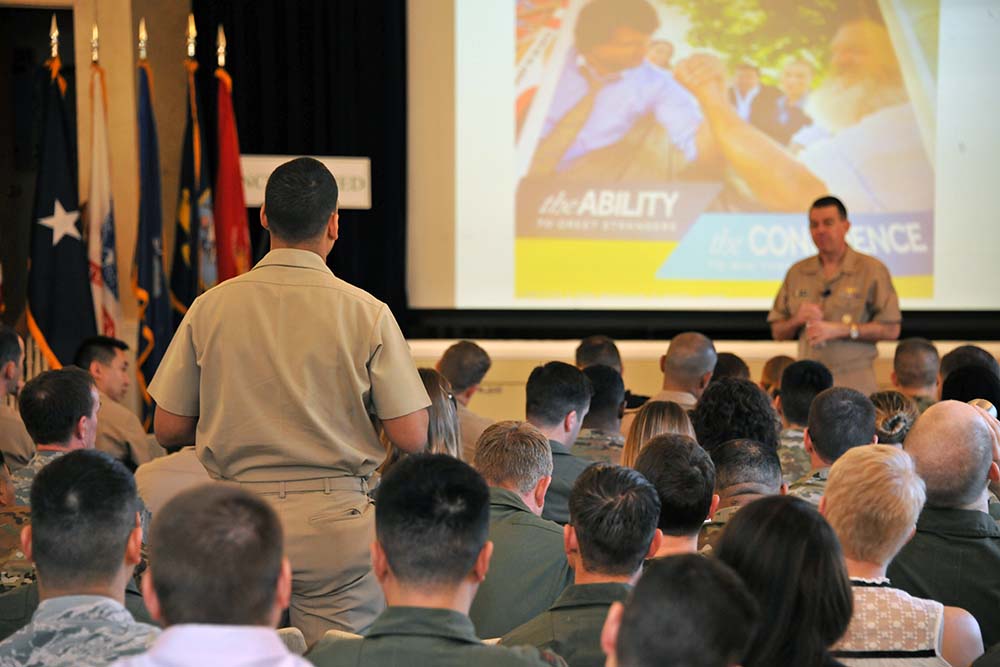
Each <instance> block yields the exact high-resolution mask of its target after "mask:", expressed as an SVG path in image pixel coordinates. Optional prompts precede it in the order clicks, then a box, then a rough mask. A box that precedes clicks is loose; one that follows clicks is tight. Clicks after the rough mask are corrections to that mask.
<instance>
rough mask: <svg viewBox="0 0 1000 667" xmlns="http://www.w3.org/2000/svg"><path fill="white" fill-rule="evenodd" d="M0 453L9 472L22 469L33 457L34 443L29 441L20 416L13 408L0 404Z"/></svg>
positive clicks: (29, 437) (29, 438)
mask: <svg viewBox="0 0 1000 667" xmlns="http://www.w3.org/2000/svg"><path fill="white" fill-rule="evenodd" d="M0 451H2V452H3V456H4V461H6V462H7V467H8V468H10V470H11V472H13V471H15V470H17V469H18V468H23V467H24V466H25V464H27V463H28V461H30V460H31V457H32V456H34V455H35V443H34V442H32V441H31V436H30V435H28V431H27V429H25V428H24V422H23V421H21V415H19V414H17V412H16V411H15V410H14V409H13V408H8V407H7V406H6V405H2V404H0Z"/></svg>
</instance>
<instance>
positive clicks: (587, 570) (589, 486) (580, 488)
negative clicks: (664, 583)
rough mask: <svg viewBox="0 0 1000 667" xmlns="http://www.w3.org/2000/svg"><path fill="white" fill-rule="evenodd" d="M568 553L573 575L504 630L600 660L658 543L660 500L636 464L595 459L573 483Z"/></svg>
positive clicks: (576, 662)
mask: <svg viewBox="0 0 1000 667" xmlns="http://www.w3.org/2000/svg"><path fill="white" fill-rule="evenodd" d="M569 512H570V523H569V525H567V526H566V527H565V529H564V530H565V546H566V557H567V558H568V559H569V561H570V565H571V567H572V568H573V573H574V577H575V581H574V583H573V585H572V586H570V587H569V588H567V589H566V590H565V591H564V592H563V594H562V595H560V596H559V599H558V600H556V601H555V603H554V604H553V605H552V606H551V607H550V608H549V610H548V611H546V612H544V613H542V614H539V615H538V616H536V617H535V618H533V619H531V620H530V621H528V622H527V623H525V624H524V625H521V626H520V627H517V628H515V629H514V630H512V631H511V632H508V633H507V634H506V635H504V637H503V639H502V640H501V641H500V643H501V645H504V646H517V645H519V644H528V645H530V646H535V647H537V648H539V649H548V650H550V651H552V652H554V653H556V654H557V655H559V656H561V657H562V658H563V659H565V660H566V662H567V663H569V664H570V665H572V666H573V667H601V665H603V664H604V653H603V652H602V651H601V642H600V637H601V628H602V627H603V626H604V620H605V618H607V615H608V608H609V607H610V606H611V605H612V604H613V603H615V602H621V601H623V600H624V599H625V598H626V596H627V595H628V593H629V589H630V586H631V584H632V583H633V582H634V580H635V578H636V577H638V574H639V572H640V570H641V569H642V563H643V560H644V559H645V558H647V557H648V556H651V555H652V554H654V553H655V552H656V550H657V546H658V544H657V542H658V541H659V535H658V534H657V530H656V522H657V518H658V517H659V515H660V501H659V498H658V497H657V494H656V489H654V488H653V486H652V485H651V484H650V483H649V482H648V481H647V480H646V479H645V478H644V477H643V476H642V475H640V474H639V473H637V472H636V471H635V470H632V469H631V468H623V467H621V466H616V465H611V464H598V465H596V466H591V467H590V468H588V469H587V470H585V471H584V473H583V474H582V475H580V477H579V479H577V480H576V484H574V485H573V493H572V495H570V499H569Z"/></svg>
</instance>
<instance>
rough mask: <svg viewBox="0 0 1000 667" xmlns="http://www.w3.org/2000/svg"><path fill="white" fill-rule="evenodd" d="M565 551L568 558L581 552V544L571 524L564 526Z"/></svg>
mask: <svg viewBox="0 0 1000 667" xmlns="http://www.w3.org/2000/svg"><path fill="white" fill-rule="evenodd" d="M563 551H565V552H566V556H569V555H570V554H576V553H579V552H580V542H579V540H577V539H576V529H575V528H573V526H571V525H570V524H568V523H567V524H566V525H565V526H563Z"/></svg>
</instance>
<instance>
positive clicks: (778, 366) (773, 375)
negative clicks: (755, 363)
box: [760, 354, 795, 398]
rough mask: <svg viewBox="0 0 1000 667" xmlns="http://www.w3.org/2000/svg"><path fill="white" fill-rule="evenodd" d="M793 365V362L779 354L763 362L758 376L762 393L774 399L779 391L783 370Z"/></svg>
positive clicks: (784, 355)
mask: <svg viewBox="0 0 1000 667" xmlns="http://www.w3.org/2000/svg"><path fill="white" fill-rule="evenodd" d="M794 363H795V360H794V359H792V358H791V357H789V356H788V355H787V354H779V355H777V356H775V357H771V358H770V359H768V360H767V361H765V362H764V368H763V370H762V371H761V374H760V388H761V389H763V390H764V393H765V394H767V395H768V396H770V397H771V398H775V397H776V396H777V392H778V390H779V389H781V375H782V373H784V372H785V369H786V368H788V367H789V366H791V365H792V364H794Z"/></svg>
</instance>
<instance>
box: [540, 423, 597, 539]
mask: <svg viewBox="0 0 1000 667" xmlns="http://www.w3.org/2000/svg"><path fill="white" fill-rule="evenodd" d="M549 446H550V447H552V483H551V484H550V485H549V490H548V491H547V492H546V493H545V508H544V509H543V510H542V518H543V519H548V520H549V521H555V522H556V523H558V524H561V525H566V524H567V523H569V493H570V491H572V490H573V484H574V483H575V482H576V478H577V477H579V476H580V473H582V472H583V471H584V470H586V469H587V467H588V466H590V465H591V464H592V463H593V461H588V460H587V459H581V458H580V457H579V456H573V454H572V453H571V452H570V448H569V447H567V446H566V445H564V444H562V443H560V442H556V441H555V440H549Z"/></svg>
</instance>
